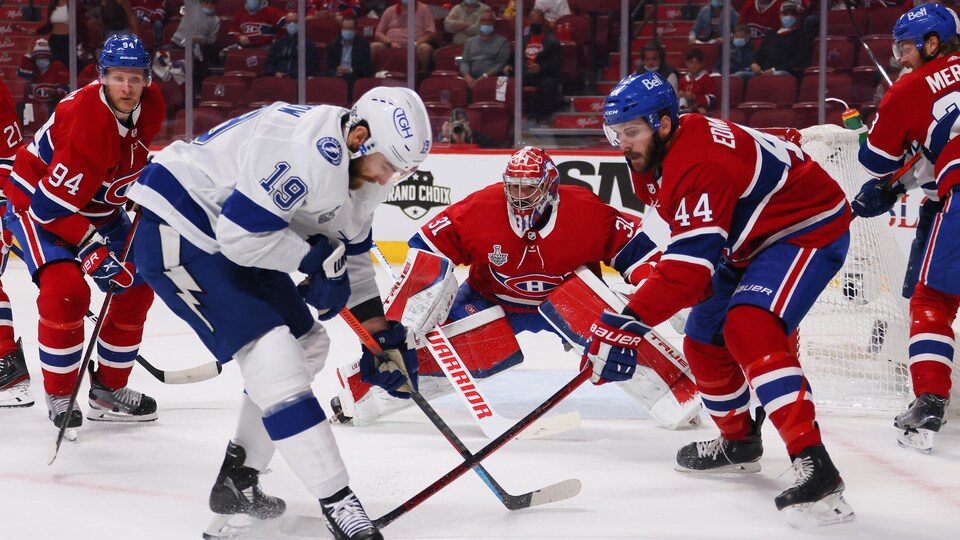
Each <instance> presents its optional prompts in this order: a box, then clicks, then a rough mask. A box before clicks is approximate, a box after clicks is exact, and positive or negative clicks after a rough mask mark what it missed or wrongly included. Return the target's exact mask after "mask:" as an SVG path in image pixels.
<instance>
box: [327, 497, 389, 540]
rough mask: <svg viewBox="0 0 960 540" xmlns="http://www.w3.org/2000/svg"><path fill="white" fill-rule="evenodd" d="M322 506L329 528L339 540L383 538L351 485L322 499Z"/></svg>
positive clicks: (377, 539)
mask: <svg viewBox="0 0 960 540" xmlns="http://www.w3.org/2000/svg"><path fill="white" fill-rule="evenodd" d="M320 507H321V508H322V509H323V517H324V518H325V521H326V523H327V528H328V529H330V533H331V534H333V537H334V538H336V539H337V540H383V535H382V534H380V531H378V530H377V528H376V527H375V526H374V525H373V523H372V522H371V521H370V518H369V517H367V512H366V511H364V509H363V506H362V505H361V504H360V500H359V499H357V496H356V495H354V494H353V491H351V490H350V487H349V486H347V487H345V488H343V489H341V490H340V491H338V492H337V493H336V494H335V495H333V496H332V497H329V498H326V499H320Z"/></svg>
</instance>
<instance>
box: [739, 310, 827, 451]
mask: <svg viewBox="0 0 960 540" xmlns="http://www.w3.org/2000/svg"><path fill="white" fill-rule="evenodd" d="M724 337H725V338H726V340H727V347H729V349H730V351H731V352H732V353H733V355H734V357H735V358H736V359H737V361H738V362H740V364H741V365H742V366H743V370H744V373H746V375H747V380H749V381H750V385H751V386H752V387H753V389H754V391H755V392H756V394H757V397H758V398H759V399H760V403H762V404H763V407H764V409H765V410H766V412H767V416H768V417H769V418H770V421H771V422H772V423H773V425H774V426H776V428H777V431H778V432H779V433H780V438H781V439H783V442H785V443H786V445H787V452H788V453H789V454H790V455H796V454H798V453H799V452H800V451H801V450H803V449H804V448H806V447H808V446H813V445H816V444H820V430H819V428H817V426H816V410H815V408H814V406H813V399H812V397H811V395H810V384H809V383H808V382H807V379H806V377H804V375H803V370H802V369H801V368H800V361H799V360H798V359H797V357H796V356H794V355H793V354H791V353H789V352H787V351H788V339H787V335H786V333H785V332H784V329H783V323H782V322H781V320H780V318H779V317H777V316H776V315H774V314H772V313H770V312H769V311H766V310H764V309H760V308H757V307H754V306H737V307H735V308H734V309H732V310H731V311H730V313H728V314H727V321H726V325H725V327H724Z"/></svg>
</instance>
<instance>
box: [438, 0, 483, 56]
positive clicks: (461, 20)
mask: <svg viewBox="0 0 960 540" xmlns="http://www.w3.org/2000/svg"><path fill="white" fill-rule="evenodd" d="M489 9H490V6H488V5H486V4H484V3H483V2H481V1H480V0H463V2H461V3H459V4H457V5H455V6H453V9H451V10H450V13H449V14H448V15H447V18H445V19H444V20H443V29H444V30H446V31H447V32H449V33H451V34H453V44H454V45H463V44H464V43H466V41H467V40H468V39H470V38H472V37H474V36H476V35H477V34H479V33H480V13H481V12H483V11H484V10H489Z"/></svg>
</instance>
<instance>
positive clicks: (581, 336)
mask: <svg viewBox="0 0 960 540" xmlns="http://www.w3.org/2000/svg"><path fill="white" fill-rule="evenodd" d="M625 306H626V303H625V302H624V301H623V300H622V299H621V298H620V297H619V296H618V295H617V294H616V293H614V292H613V291H611V290H610V289H609V288H608V287H607V286H606V284H604V283H603V281H601V280H600V278H598V277H597V276H596V275H594V274H593V272H591V271H590V270H589V269H587V268H586V267H585V266H581V267H580V268H577V270H576V271H575V272H574V273H573V275H571V276H569V277H567V279H565V280H564V281H563V283H562V284H561V285H560V286H559V287H557V289H556V290H554V291H553V292H552V293H551V294H550V296H549V297H548V298H547V300H546V302H544V303H543V304H542V305H541V306H540V308H539V310H540V313H541V315H543V317H544V318H545V319H547V321H548V322H549V323H550V324H551V325H552V326H553V327H554V329H556V331H557V332H558V333H559V334H560V335H562V336H563V337H564V338H565V339H566V340H567V341H569V342H570V343H572V344H573V345H574V346H575V347H577V348H579V349H580V352H581V353H582V352H583V350H584V348H585V347H586V346H587V343H588V342H589V340H590V335H591V333H590V325H591V324H592V323H593V322H594V321H596V320H597V318H598V317H599V316H600V314H601V313H602V312H603V310H605V309H606V310H611V311H615V312H617V313H621V312H622V311H623V308H624V307H625ZM617 384H618V385H619V386H620V388H622V389H623V390H624V391H625V392H627V394H629V395H630V396H631V397H633V398H634V399H635V400H637V402H639V403H640V404H641V405H643V406H644V408H646V409H647V410H648V411H649V412H650V415H651V416H653V418H654V419H655V420H656V421H657V422H659V423H660V424H661V425H662V426H664V427H666V428H669V429H682V428H688V427H694V426H697V425H699V424H700V409H701V404H700V400H699V399H698V395H697V386H696V383H695V382H694V380H693V376H692V375H691V374H690V367H689V366H688V365H687V361H686V359H685V358H684V357H683V355H682V354H681V353H680V351H678V350H676V349H675V348H673V346H672V345H670V344H669V343H668V342H667V341H666V340H664V339H663V338H662V337H661V336H660V335H659V334H658V333H657V332H656V331H653V330H651V331H650V332H648V333H647V334H646V335H645V336H644V339H643V342H642V343H641V345H640V348H639V349H638V358H637V371H636V373H635V374H634V376H633V378H632V379H630V380H628V381H623V382H619V383H617Z"/></svg>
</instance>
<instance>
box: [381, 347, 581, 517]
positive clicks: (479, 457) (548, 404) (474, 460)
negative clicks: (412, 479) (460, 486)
mask: <svg viewBox="0 0 960 540" xmlns="http://www.w3.org/2000/svg"><path fill="white" fill-rule="evenodd" d="M592 372H593V370H592V369H591V367H590V366H587V367H586V368H584V369H583V371H581V372H580V373H578V374H577V376H576V377H574V378H573V379H572V380H571V381H570V382H568V383H567V384H565V385H564V386H563V387H562V388H560V390H557V392H556V393H555V394H553V395H552V396H550V397H549V398H547V400H546V401H544V402H543V403H541V404H540V406H539V407H537V408H536V409H534V410H533V411H531V412H530V414H528V415H526V416H524V417H523V418H521V419H520V421H518V422H517V423H516V424H514V425H513V426H511V427H510V428H509V429H508V430H506V431H504V432H503V433H502V434H501V435H500V436H499V437H497V438H496V439H494V440H493V441H490V444H488V445H486V446H484V447H483V448H481V449H480V451H479V452H477V453H476V454H474V455H473V456H472V457H470V458H468V459H466V460H464V461H463V462H462V463H460V464H459V465H457V466H456V467H455V468H453V469H452V470H450V472H448V473H447V474H445V475H443V476H442V477H440V478H439V479H437V480H436V481H435V482H434V483H432V484H430V485H429V486H427V487H425V488H424V489H423V490H421V491H420V493H417V494H416V495H414V496H413V497H411V498H410V499H409V500H407V501H406V502H404V503H403V504H401V505H400V506H398V507H396V508H394V509H393V510H391V511H390V512H387V513H386V514H384V515H382V516H380V517H379V518H377V519H376V520H374V525H376V526H377V527H378V528H380V527H386V526H387V525H389V524H390V523H393V522H394V521H396V519H397V518H399V517H400V516H402V515H404V514H406V513H407V512H409V511H410V510H413V509H414V508H416V507H417V506H420V504H421V503H423V502H424V501H426V500H427V499H429V498H430V497H432V496H433V495H435V494H436V493H437V492H439V491H440V490H441V489H443V488H445V487H447V486H448V485H450V484H451V483H452V482H453V481H454V480H456V479H457V478H460V477H461V476H463V475H464V473H466V472H467V471H469V470H470V469H472V468H473V467H474V466H475V465H477V464H479V463H480V462H481V461H483V460H484V459H486V458H487V457H489V456H490V454H493V453H494V452H496V451H497V450H499V449H500V448H501V447H502V446H503V445H505V444H507V443H508V442H509V441H510V440H511V439H513V438H514V437H516V436H517V434H519V433H520V432H521V431H523V430H524V429H526V428H527V427H529V426H530V424H532V423H533V422H535V421H536V420H537V418H540V417H541V416H543V415H544V414H546V413H547V412H548V411H550V409H552V408H553V407H554V406H556V405H557V403H560V401H561V400H563V399H564V398H565V397H567V396H568V395H570V394H572V393H573V391H574V390H576V389H577V388H579V387H580V385H582V384H583V383H584V382H586V380H587V379H589V378H590V374H591V373H592ZM568 482H569V481H568ZM555 485H556V486H559V489H561V490H566V489H569V490H571V491H572V492H573V495H576V493H577V492H579V491H580V486H579V481H577V482H576V484H575V485H574V484H568V485H564V482H561V483H560V484H555ZM545 489H546V488H544V490H545ZM544 490H541V493H543V492H544ZM561 494H563V493H561ZM548 495H550V496H552V495H554V494H548ZM573 495H570V496H573ZM538 498H540V497H538V496H537V494H536V492H534V494H533V495H531V502H532V501H533V500H535V499H538ZM562 498H567V497H561V499H562ZM552 500H560V499H552ZM531 506H533V505H532V504H531Z"/></svg>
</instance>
